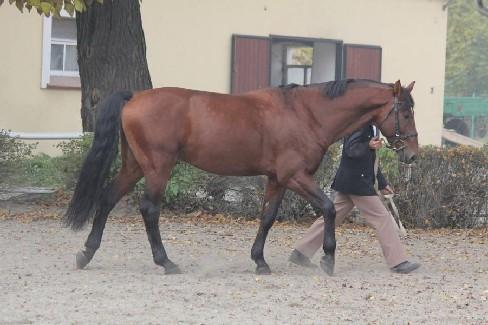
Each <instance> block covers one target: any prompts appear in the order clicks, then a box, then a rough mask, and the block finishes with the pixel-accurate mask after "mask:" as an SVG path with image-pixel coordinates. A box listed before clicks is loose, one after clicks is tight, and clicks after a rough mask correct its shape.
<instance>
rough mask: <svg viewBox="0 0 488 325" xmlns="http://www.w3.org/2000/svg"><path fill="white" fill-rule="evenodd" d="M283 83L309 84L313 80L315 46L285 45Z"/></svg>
mask: <svg viewBox="0 0 488 325" xmlns="http://www.w3.org/2000/svg"><path fill="white" fill-rule="evenodd" d="M283 49H284V53H283V57H284V58H285V62H284V64H283V69H284V73H283V74H282V78H283V80H282V84H283V85H287V84H291V83H294V84H298V85H308V84H310V82H311V80H312V58H313V47H308V46H297V45H285V46H284V47H283Z"/></svg>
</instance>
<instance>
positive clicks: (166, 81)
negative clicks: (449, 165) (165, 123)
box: [0, 0, 447, 145]
mask: <svg viewBox="0 0 488 325" xmlns="http://www.w3.org/2000/svg"><path fill="white" fill-rule="evenodd" d="M444 2H445V1H442V0H341V1H337V0H246V1H243V0H241V1H237V0H205V1H197V0H178V1H168V0H165V1H143V2H142V4H141V8H142V19H143V25H144V31H145V34H146V43H147V55H148V62H149V70H150V72H151V76H152V80H153V85H154V87H162V86H181V87H186V88H196V89H202V90H211V91H219V92H228V91H229V89H230V62H231V35H232V34H248V35H260V36H268V35H270V34H275V35H284V36H299V37H315V38H331V39H340V40H343V41H344V42H345V43H358V44H369V45H379V46H381V47H382V48H383V58H382V79H383V81H384V82H393V81H395V80H396V79H401V80H402V82H403V83H404V84H406V83H408V82H410V81H412V80H415V81H416V82H417V83H416V86H415V90H414V98H415V101H416V121H417V127H418V130H419V134H420V142H421V143H422V144H436V145H439V144H440V142H441V127H442V103H443V92H444V91H443V89H444V65H445V46H446V27H447V11H444V10H442V5H443V4H444ZM0 44H2V45H3V46H2V48H3V50H2V51H1V52H0V84H1V87H0V127H3V128H10V129H12V130H14V131H25V132H43V131H51V132H56V131H59V132H63V131H66V132H73V131H79V130H80V128H81V121H80V116H79V108H80V98H79V97H80V94H79V91H73V90H53V89H45V90H43V89H40V78H41V51H42V50H41V45H42V21H41V18H40V17H38V16H37V15H36V14H23V15H21V14H19V13H17V12H16V9H15V7H14V6H8V5H5V4H4V5H3V6H2V8H0Z"/></svg>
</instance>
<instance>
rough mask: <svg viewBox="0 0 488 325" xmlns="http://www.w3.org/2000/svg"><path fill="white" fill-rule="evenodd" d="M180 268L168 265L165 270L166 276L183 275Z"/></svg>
mask: <svg viewBox="0 0 488 325" xmlns="http://www.w3.org/2000/svg"><path fill="white" fill-rule="evenodd" d="M182 273H183V272H181V270H180V268H179V267H178V265H176V264H172V265H168V266H166V267H165V268H164V274H182Z"/></svg>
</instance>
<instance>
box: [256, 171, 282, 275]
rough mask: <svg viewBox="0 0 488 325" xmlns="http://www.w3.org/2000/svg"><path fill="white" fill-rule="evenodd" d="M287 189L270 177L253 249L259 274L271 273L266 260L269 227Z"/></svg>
mask: <svg viewBox="0 0 488 325" xmlns="http://www.w3.org/2000/svg"><path fill="white" fill-rule="evenodd" d="M285 191H286V189H285V188H284V187H282V186H280V185H279V184H278V183H277V182H276V180H275V179H271V178H269V179H268V183H267V184H266V193H265V195H264V204H263V211H262V214H261V223H260V225H259V230H258V233H257V235H256V239H255V241H254V244H253V245H252V249H251V258H252V259H253V260H254V262H256V264H257V267H256V273H257V274H270V273H271V269H270V268H269V265H268V264H267V263H266V261H265V260H264V252H263V251H264V244H265V242H266V237H267V236H268V232H269V229H270V228H271V226H273V223H274V221H275V219H276V214H277V213H278V209H279V207H280V204H281V201H282V200H283V196H284V194H285Z"/></svg>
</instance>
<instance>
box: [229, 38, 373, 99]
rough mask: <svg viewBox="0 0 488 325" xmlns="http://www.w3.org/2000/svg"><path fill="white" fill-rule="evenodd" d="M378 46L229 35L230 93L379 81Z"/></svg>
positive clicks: (304, 39)
mask: <svg viewBox="0 0 488 325" xmlns="http://www.w3.org/2000/svg"><path fill="white" fill-rule="evenodd" d="M381 53H382V50H381V47H379V46H373V45H361V44H359V45H358V44H344V43H343V41H341V40H332V39H322V38H307V37H288V36H276V35H271V36H269V37H267V36H253V35H233V36H232V53H231V56H232V59H231V76H230V79H231V83H230V91H231V93H233V94H238V93H243V92H246V91H252V90H255V89H260V88H265V87H269V86H271V87H277V86H280V85H286V84H290V83H295V84H300V85H307V84H314V83H321V82H327V81H331V80H337V79H341V78H365V79H372V80H378V81H380V80H381Z"/></svg>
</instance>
